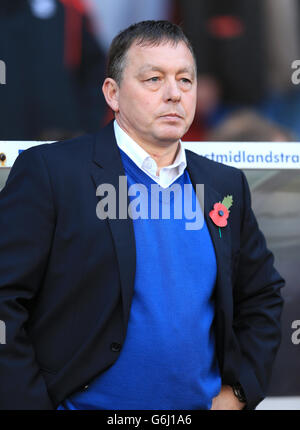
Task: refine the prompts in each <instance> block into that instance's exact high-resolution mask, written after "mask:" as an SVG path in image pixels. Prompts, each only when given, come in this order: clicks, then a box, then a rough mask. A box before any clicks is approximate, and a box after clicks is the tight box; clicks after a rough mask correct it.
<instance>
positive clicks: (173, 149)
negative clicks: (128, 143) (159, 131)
mask: <svg viewBox="0 0 300 430" xmlns="http://www.w3.org/2000/svg"><path fill="white" fill-rule="evenodd" d="M118 125H119V127H121V128H122V129H123V131H125V133H126V134H128V136H130V137H131V138H132V139H133V140H134V141H135V142H136V143H137V144H138V145H139V146H140V147H141V148H143V149H144V151H146V152H147V153H148V154H149V155H150V157H152V158H153V159H154V160H155V162H156V164H157V167H158V172H157V174H159V171H160V169H162V168H163V167H166V166H170V164H172V163H173V162H174V160H175V158H176V156H177V154H178V152H179V150H180V142H179V140H178V141H176V142H169V143H166V142H164V145H160V144H159V143H151V142H145V141H141V140H139V139H138V138H137V136H135V135H133V134H132V133H130V132H129V131H128V130H127V129H126V128H125V127H123V126H121V125H120V123H119V122H118Z"/></svg>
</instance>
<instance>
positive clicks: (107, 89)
mask: <svg viewBox="0 0 300 430" xmlns="http://www.w3.org/2000/svg"><path fill="white" fill-rule="evenodd" d="M102 91H103V94H104V97H105V100H106V103H107V104H108V106H109V107H111V109H112V110H113V111H114V112H119V86H118V84H117V82H116V81H115V80H114V79H112V78H106V79H105V81H104V83H103V85H102Z"/></svg>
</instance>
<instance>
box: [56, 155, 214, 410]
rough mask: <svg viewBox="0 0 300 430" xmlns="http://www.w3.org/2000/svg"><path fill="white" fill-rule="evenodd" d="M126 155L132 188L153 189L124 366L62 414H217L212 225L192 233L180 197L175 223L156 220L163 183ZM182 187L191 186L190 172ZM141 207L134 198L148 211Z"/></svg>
mask: <svg viewBox="0 0 300 430" xmlns="http://www.w3.org/2000/svg"><path fill="white" fill-rule="evenodd" d="M120 152H121V156H122V161H123V165H124V169H125V173H126V176H127V181H128V187H130V186H131V185H134V184H143V185H144V186H145V187H146V188H147V190H148V191H149V194H148V199H149V200H148V203H149V205H148V214H149V217H148V219H133V226H134V233H135V242H136V275H135V284H134V295H133V299H132V305H131V310H130V316H129V323H128V328H127V334H126V338H125V342H124V344H123V347H122V350H121V353H120V356H119V358H118V359H117V361H116V362H115V363H114V364H113V365H112V366H111V367H110V368H109V369H108V370H106V371H105V372H103V373H102V374H100V375H99V376H98V377H96V378H95V379H94V381H93V382H92V383H90V385H89V388H88V389H87V390H84V391H80V392H78V393H75V394H74V395H72V396H71V397H70V398H68V399H66V401H64V402H63V404H62V405H60V407H59V409H110V410H112V409H116V410H122V409H131V410H132V409H137V410H142V409H156V410H157V409H158V410H172V409H185V410H193V409H209V408H210V407H211V400H212V398H213V397H214V396H216V395H217V394H218V392H219V391H220V388H221V379H220V373H219V368H218V364H217V360H216V351H215V341H214V331H213V325H212V323H213V318H214V302H213V297H212V294H213V289H214V286H215V281H216V260H215V253H214V248H213V245H212V242H211V238H210V235H209V232H208V229H207V226H206V224H205V223H204V225H203V227H202V228H201V229H200V230H187V229H186V222H187V221H188V222H190V221H191V219H188V220H187V219H185V217H184V213H183V217H182V219H176V218H177V217H175V216H174V202H176V204H180V203H178V202H179V200H176V197H175V195H174V194H173V193H171V194H170V195H171V198H170V203H169V206H170V214H171V217H170V219H161V218H162V212H161V218H160V219H150V214H151V207H150V206H151V201H150V197H149V196H150V189H151V184H155V182H154V181H153V180H152V179H151V178H150V177H149V176H148V175H147V174H145V173H144V172H143V171H142V170H141V169H139V167H138V166H137V165H136V164H135V163H134V162H133V161H132V160H131V159H130V158H129V157H128V156H127V155H126V154H125V153H124V152H123V151H122V150H120ZM175 184H179V185H180V188H181V189H182V190H183V189H184V187H183V186H184V184H190V186H191V181H190V178H189V175H188V172H187V170H185V171H184V173H183V174H182V175H181V176H180V177H179V178H178V179H177V180H176V181H175ZM172 185H173V184H172ZM191 188H192V187H191ZM192 194H193V196H192V197H193V199H194V203H195V204H198V201H197V200H196V194H195V192H192ZM146 199H147V198H146ZM182 202H183V199H182ZM136 203H137V200H135V197H134V196H132V197H131V204H132V205H134V206H133V207H135V209H136V210H137V211H138V210H141V205H140V206H139V207H138V205H137V204H136ZM144 203H145V202H144ZM159 205H162V198H161V199H160V203H159ZM182 205H183V203H182ZM143 207H144V209H145V205H144V206H143ZM182 207H183V206H182ZM194 207H195V206H194ZM199 207H200V206H199ZM143 213H144V218H145V210H144V212H143ZM172 214H173V216H172ZM132 218H134V217H133V216H132ZM135 218H137V217H136V216H135ZM99 240H101V239H100V238H99Z"/></svg>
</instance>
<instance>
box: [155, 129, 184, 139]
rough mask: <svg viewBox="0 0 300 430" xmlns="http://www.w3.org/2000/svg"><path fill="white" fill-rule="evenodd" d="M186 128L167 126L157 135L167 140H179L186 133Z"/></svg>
mask: <svg viewBox="0 0 300 430" xmlns="http://www.w3.org/2000/svg"><path fill="white" fill-rule="evenodd" d="M185 132H186V130H185V128H184V129H183V128H175V127H174V128H173V127H166V128H165V129H163V130H160V132H159V133H158V134H157V137H158V138H159V139H160V140H162V141H166V142H170V141H177V140H179V139H181V138H182V136H183V135H184V134H185Z"/></svg>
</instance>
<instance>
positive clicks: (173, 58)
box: [116, 42, 197, 146]
mask: <svg viewBox="0 0 300 430" xmlns="http://www.w3.org/2000/svg"><path fill="white" fill-rule="evenodd" d="M196 87H197V82H196V70H195V63H194V59H193V56H192V54H191V52H190V50H189V49H188V47H187V46H186V45H185V43H183V42H180V43H178V44H177V46H176V45H172V44H171V43H169V42H167V43H163V44H161V45H159V46H152V47H151V46H140V45H137V44H133V45H132V46H131V47H130V49H129V50H128V52H127V56H126V62H125V67H124V70H123V76H122V81H121V84H120V87H119V92H118V96H117V98H118V108H117V110H116V119H117V120H118V122H119V124H120V125H121V127H122V128H123V129H124V130H125V131H126V132H127V133H128V134H129V135H130V136H131V137H132V138H133V139H134V140H135V141H136V142H138V143H146V144H147V143H150V144H152V145H153V144H155V145H160V146H167V145H168V144H170V143H174V142H177V141H178V139H180V138H181V137H182V136H183V135H184V134H185V133H186V132H187V130H188V129H189V127H190V125H191V123H192V121H193V118H194V114H195V108H196V90H197V88H196Z"/></svg>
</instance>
